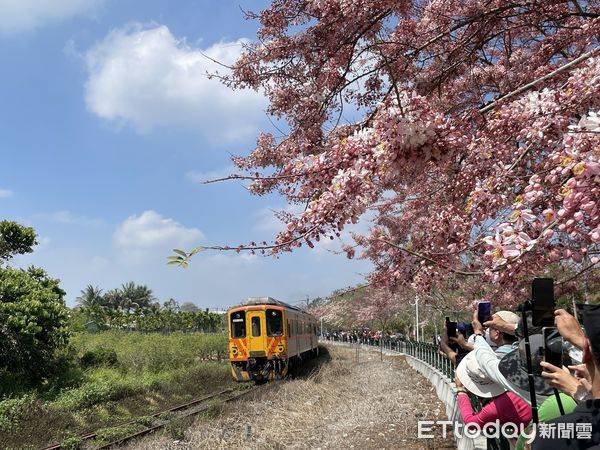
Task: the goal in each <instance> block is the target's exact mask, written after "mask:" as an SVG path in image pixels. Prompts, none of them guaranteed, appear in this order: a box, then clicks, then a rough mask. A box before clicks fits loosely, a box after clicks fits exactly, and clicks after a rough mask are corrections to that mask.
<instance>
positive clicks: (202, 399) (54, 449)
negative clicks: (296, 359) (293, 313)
mask: <svg viewBox="0 0 600 450" xmlns="http://www.w3.org/2000/svg"><path fill="white" fill-rule="evenodd" d="M252 390H253V389H249V391H252ZM232 391H233V389H231V388H229V389H224V390H222V391H219V392H213V393H212V394H210V395H206V396H204V397H200V398H197V399H195V400H192V401H190V402H187V403H183V404H181V405H177V406H173V407H172V408H169V409H165V410H163V411H159V412H156V413H153V414H150V415H148V416H143V417H159V416H161V415H163V414H166V413H170V412H177V411H181V410H183V409H187V408H191V407H193V406H195V405H197V404H199V403H203V402H206V401H208V400H211V399H213V398H215V397H218V396H220V395H224V394H227V393H229V392H232ZM247 392H248V391H245V392H244V394H245V393H247ZM225 401H229V400H225ZM207 409H208V408H207ZM199 412H200V411H199ZM139 419H140V418H139V417H138V418H137V419H133V420H130V421H128V422H124V423H121V424H118V425H113V426H114V427H123V426H127V425H133V424H135V423H137V422H138V420H139ZM166 423H168V421H167V422H165V424H166ZM165 424H163V425H161V426H164V425H165ZM97 433H98V432H97V431H95V432H93V433H87V434H84V435H81V436H79V439H81V441H82V442H85V441H89V440H91V439H94V438H95V437H96V436H97V435H98V434H97ZM61 448H63V446H62V444H60V443H55V444H51V445H49V446H47V447H43V448H42V450H59V449H61ZM100 448H105V447H100Z"/></svg>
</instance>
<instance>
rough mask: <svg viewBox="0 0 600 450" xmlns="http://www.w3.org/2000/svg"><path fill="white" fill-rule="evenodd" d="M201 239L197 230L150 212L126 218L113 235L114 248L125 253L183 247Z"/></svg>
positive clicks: (201, 236) (200, 234)
mask: <svg viewBox="0 0 600 450" xmlns="http://www.w3.org/2000/svg"><path fill="white" fill-rule="evenodd" d="M203 238H204V235H203V234H202V232H201V231H200V230H198V229H197V228H186V227H184V226H183V225H181V224H180V223H178V222H176V221H174V220H173V219H167V218H164V217H162V216H161V215H160V214H158V213H157V212H155V211H151V210H150V211H144V212H143V213H142V214H140V215H139V216H136V215H133V216H130V217H128V218H127V219H126V220H125V221H124V222H123V223H121V224H120V225H119V226H118V227H117V229H116V231H115V232H114V234H113V241H114V243H115V244H116V246H117V247H119V248H120V249H121V250H127V251H131V250H134V251H135V250H142V251H143V250H151V249H159V250H162V249H167V248H174V247H184V246H186V245H190V244H193V243H196V242H197V241H198V240H200V239H203ZM163 258H164V256H163Z"/></svg>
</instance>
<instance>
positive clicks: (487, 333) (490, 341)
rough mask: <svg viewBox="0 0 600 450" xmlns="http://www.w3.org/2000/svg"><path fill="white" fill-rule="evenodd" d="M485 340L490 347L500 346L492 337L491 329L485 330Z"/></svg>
mask: <svg viewBox="0 0 600 450" xmlns="http://www.w3.org/2000/svg"><path fill="white" fill-rule="evenodd" d="M485 340H486V342H487V343H488V344H489V345H490V347H498V346H497V345H496V343H495V342H494V341H492V338H491V337H490V329H489V328H488V329H487V330H485Z"/></svg>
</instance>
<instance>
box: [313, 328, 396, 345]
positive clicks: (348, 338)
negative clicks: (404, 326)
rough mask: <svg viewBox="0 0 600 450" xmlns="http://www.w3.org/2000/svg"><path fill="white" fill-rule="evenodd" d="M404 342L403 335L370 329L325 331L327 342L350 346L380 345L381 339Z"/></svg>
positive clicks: (324, 335)
mask: <svg viewBox="0 0 600 450" xmlns="http://www.w3.org/2000/svg"><path fill="white" fill-rule="evenodd" d="M382 337H383V339H384V340H390V341H394V340H398V341H404V339H405V337H404V335H403V334H402V333H392V334H390V333H387V332H382V331H380V330H379V331H372V330H370V329H369V328H362V329H359V330H349V331H348V330H335V331H331V332H330V331H325V332H324V333H323V338H324V339H325V340H327V341H337V342H347V343H350V344H356V343H359V344H368V345H379V343H380V342H381V339H382Z"/></svg>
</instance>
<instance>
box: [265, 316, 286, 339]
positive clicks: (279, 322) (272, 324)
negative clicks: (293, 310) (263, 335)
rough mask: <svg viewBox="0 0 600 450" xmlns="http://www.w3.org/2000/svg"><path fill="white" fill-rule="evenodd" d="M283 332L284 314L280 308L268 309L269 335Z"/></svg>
mask: <svg viewBox="0 0 600 450" xmlns="http://www.w3.org/2000/svg"><path fill="white" fill-rule="evenodd" d="M282 334H283V314H282V313H281V311H280V310H278V309H267V336H281V335H282Z"/></svg>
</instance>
